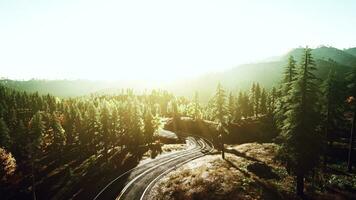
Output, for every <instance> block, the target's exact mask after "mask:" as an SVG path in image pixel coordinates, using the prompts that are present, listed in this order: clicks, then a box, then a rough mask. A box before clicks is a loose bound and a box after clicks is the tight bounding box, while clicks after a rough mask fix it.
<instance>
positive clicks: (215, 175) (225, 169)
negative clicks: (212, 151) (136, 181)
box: [149, 143, 293, 200]
mask: <svg viewBox="0 0 356 200" xmlns="http://www.w3.org/2000/svg"><path fill="white" fill-rule="evenodd" d="M229 148H230V149H231V150H237V151H238V153H239V154H241V155H240V156H237V155H236V152H235V151H231V152H232V153H227V154H226V160H222V159H221V157H220V156H219V155H208V156H205V157H203V158H199V159H197V160H194V161H192V162H189V163H187V164H185V165H183V166H182V167H180V168H179V169H178V170H176V171H174V172H171V173H169V174H168V175H167V176H165V177H164V178H163V179H161V180H160V181H159V182H157V183H156V184H155V186H154V187H153V188H152V191H151V192H150V195H149V199H151V200H153V199H177V200H178V199H179V200H183V199H184V200H191V199H205V200H210V199H285V198H288V199H290V198H293V196H291V195H290V192H289V190H290V188H291V187H292V181H291V177H288V176H287V175H284V174H286V172H285V171H283V168H282V167H281V166H279V165H278V164H276V163H275V162H274V161H273V159H274V155H275V152H276V150H277V146H276V145H274V144H257V143H251V144H244V145H239V146H230V147H229ZM255 158H258V160H257V159H255ZM256 163H258V165H256ZM261 166H262V167H261ZM258 170H262V172H263V173H266V172H264V171H263V170H267V172H268V173H271V174H272V175H273V176H268V177H259V176H258V175H260V174H261V173H259V171H258ZM282 185H283V187H282Z"/></svg>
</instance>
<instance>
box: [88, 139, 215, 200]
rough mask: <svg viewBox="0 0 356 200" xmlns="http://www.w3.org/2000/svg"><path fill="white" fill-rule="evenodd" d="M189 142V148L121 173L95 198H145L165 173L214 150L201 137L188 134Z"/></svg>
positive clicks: (100, 199) (95, 199) (138, 199)
mask: <svg viewBox="0 0 356 200" xmlns="http://www.w3.org/2000/svg"><path fill="white" fill-rule="evenodd" d="M187 143H188V145H189V146H190V148H189V149H187V150H183V151H179V152H174V153H169V154H167V155H163V156H161V157H159V158H156V159H154V160H152V161H150V162H147V163H144V164H142V165H138V166H137V167H135V168H133V169H131V170H129V171H127V172H125V173H123V174H121V175H120V176H119V177H117V178H116V179H114V180H113V181H111V182H110V183H109V184H108V185H106V186H105V187H104V188H103V189H102V190H101V191H100V193H99V194H98V195H97V196H96V197H95V198H94V200H104V199H105V200H107V199H120V200H121V199H122V200H125V199H127V200H134V199H137V200H143V199H145V196H146V195H147V194H148V193H149V190H150V189H151V187H152V186H153V185H154V183H155V182H156V181H157V180H159V179H160V178H161V177H163V175H165V174H167V173H168V172H170V171H172V170H174V169H176V168H177V167H179V166H181V165H183V164H184V163H187V162H189V161H191V160H193V159H196V158H199V157H202V156H204V155H205V154H207V153H209V152H210V151H212V150H213V146H212V144H211V143H209V142H208V141H207V140H205V139H203V138H200V137H196V136H194V137H193V136H188V137H187Z"/></svg>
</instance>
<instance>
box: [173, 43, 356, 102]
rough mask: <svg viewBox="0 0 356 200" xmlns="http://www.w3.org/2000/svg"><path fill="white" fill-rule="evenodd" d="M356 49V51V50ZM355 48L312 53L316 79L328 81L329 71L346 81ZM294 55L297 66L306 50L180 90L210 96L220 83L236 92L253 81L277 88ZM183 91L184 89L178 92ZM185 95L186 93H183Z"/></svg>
mask: <svg viewBox="0 0 356 200" xmlns="http://www.w3.org/2000/svg"><path fill="white" fill-rule="evenodd" d="M353 49H356V48H353ZM350 51H352V49H348V50H347V52H346V51H343V50H340V49H336V48H333V47H325V46H322V47H319V48H316V49H314V50H313V51H312V54H313V57H314V59H315V61H316V68H317V72H316V74H317V76H318V77H319V78H321V79H325V78H326V77H327V75H328V74H329V72H330V70H334V71H335V72H336V73H337V75H338V77H339V78H344V77H345V74H346V73H348V72H349V71H350V70H351V69H352V68H353V67H356V56H354V55H352V54H350V53H349V52H350ZM291 55H292V56H293V57H294V58H295V59H296V60H297V62H298V64H299V62H300V60H301V56H302V55H303V48H296V49H293V50H291V51H290V52H288V53H286V54H285V55H282V56H280V57H278V59H273V61H269V62H261V63H251V64H244V65H240V66H237V67H235V68H232V69H230V70H226V71H224V72H222V73H216V74H209V75H205V76H202V77H200V78H198V79H194V80H191V81H186V82H184V83H181V85H180V87H181V88H186V89H189V90H190V91H189V92H188V91H186V90H185V91H184V92H185V93H188V94H193V92H194V91H200V93H202V95H201V96H202V97H204V98H207V97H209V96H210V95H211V94H212V93H213V92H214V90H215V87H216V85H217V84H218V82H220V83H221V84H222V85H223V86H224V87H226V88H228V89H229V90H231V91H233V92H235V91H237V90H239V89H249V87H250V86H251V84H252V82H259V83H260V84H262V85H263V86H265V87H267V88H271V87H272V86H276V85H278V83H279V82H280V80H281V78H282V72H283V70H284V68H285V66H286V65H287V61H288V57H289V56H291ZM178 91H183V89H181V90H178ZM181 94H182V95H184V93H183V92H182V93H181Z"/></svg>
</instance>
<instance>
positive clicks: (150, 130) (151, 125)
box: [144, 108, 158, 144]
mask: <svg viewBox="0 0 356 200" xmlns="http://www.w3.org/2000/svg"><path fill="white" fill-rule="evenodd" d="M157 125H158V124H157V122H156V120H155V119H154V117H153V116H152V113H151V110H150V109H148V108H147V109H146V110H145V114H144V135H145V141H146V144H151V143H152V142H153V135H154V133H155V131H156V130H157Z"/></svg>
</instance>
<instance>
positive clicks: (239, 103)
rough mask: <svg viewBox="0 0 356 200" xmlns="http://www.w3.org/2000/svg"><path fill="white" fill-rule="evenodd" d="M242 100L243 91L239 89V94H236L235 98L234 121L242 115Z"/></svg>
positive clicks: (238, 119)
mask: <svg viewBox="0 0 356 200" xmlns="http://www.w3.org/2000/svg"><path fill="white" fill-rule="evenodd" d="M243 101H244V98H243V93H242V92H241V91H240V92H239V95H238V96H237V100H236V105H235V107H236V112H235V119H236V121H240V120H241V118H242V116H243V110H244V108H243Z"/></svg>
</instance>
